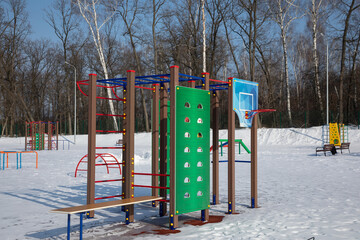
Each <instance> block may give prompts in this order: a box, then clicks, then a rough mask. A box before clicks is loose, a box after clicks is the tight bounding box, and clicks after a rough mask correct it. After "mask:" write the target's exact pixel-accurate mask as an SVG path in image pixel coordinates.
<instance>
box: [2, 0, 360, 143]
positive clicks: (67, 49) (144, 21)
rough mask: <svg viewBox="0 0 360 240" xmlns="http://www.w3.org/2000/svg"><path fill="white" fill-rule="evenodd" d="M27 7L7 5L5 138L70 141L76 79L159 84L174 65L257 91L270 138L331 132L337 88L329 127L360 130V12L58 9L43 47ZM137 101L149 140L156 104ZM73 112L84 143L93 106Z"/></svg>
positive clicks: (188, 4)
mask: <svg viewBox="0 0 360 240" xmlns="http://www.w3.org/2000/svg"><path fill="white" fill-rule="evenodd" d="M26 4H30V3H29V1H24V0H0V93H1V95H0V109H1V114H0V127H1V129H0V131H1V135H2V136H4V135H6V136H13V135H14V134H19V131H18V130H17V128H20V129H21V128H23V125H24V122H25V121H39V120H41V121H60V123H61V126H62V132H66V133H69V134H72V133H73V119H74V86H75V74H76V79H77V80H82V79H87V78H88V74H89V73H96V74H97V75H98V78H99V79H103V78H115V77H124V76H125V75H126V70H129V69H132V70H135V71H136V74H137V75H150V74H151V75H152V74H161V73H169V67H170V66H172V65H178V66H179V67H180V72H181V73H185V74H190V75H195V76H200V75H201V73H202V72H204V70H205V71H206V72H208V73H210V78H212V79H219V80H224V81H226V79H227V78H228V77H237V78H241V79H247V80H250V81H256V82H258V83H259V105H260V106H259V108H274V109H276V110H277V112H276V113H267V114H263V115H262V116H261V118H260V119H261V123H262V124H263V126H267V127H279V121H280V125H281V126H282V127H289V126H290V127H304V126H313V125H322V124H325V123H326V121H327V97H326V96H327V81H328V89H329V91H328V94H329V95H328V96H329V97H328V100H329V103H328V104H329V110H330V114H329V115H330V118H331V119H330V121H337V122H342V123H349V124H359V123H358V122H359V118H360V116H359V114H360V113H359V112H360V109H359V92H358V91H359V89H360V79H359V76H360V70H359V67H358V66H359V55H358V53H359V45H360V24H359V23H360V21H359V20H360V0H107V1H105V0H54V1H53V3H52V5H51V7H50V8H48V9H43V10H42V11H43V15H44V21H46V22H47V24H49V26H51V28H52V30H53V33H52V34H53V35H52V36H49V37H48V38H44V39H42V38H36V36H35V37H34V36H32V35H31V31H32V30H31V29H32V26H31V25H30V21H29V18H30V17H31V16H29V14H28V12H27V8H26ZM204 26H205V27H204ZM327 49H328V51H327ZM99 94H103V95H106V94H107V93H106V92H105V91H104V92H99ZM220 94H221V95H220V98H221V125H222V127H226V118H227V110H226V106H227V96H226V95H227V92H226V91H223V92H221V93H220ZM136 98H137V104H136V127H137V130H138V131H149V129H150V128H151V126H150V123H151V121H150V119H151V115H150V112H151V92H150V91H147V90H139V89H137V94H136ZM76 102H77V107H76V116H77V121H78V124H77V126H78V128H77V131H78V132H79V131H80V132H81V129H80V128H83V129H84V128H85V127H84V122H86V120H87V99H86V97H85V96H83V95H82V94H81V93H80V92H79V91H77V96H76ZM97 111H98V112H102V113H117V114H119V113H121V112H122V104H118V103H116V104H115V103H114V104H109V102H107V101H99V102H98V110H97ZM98 121H99V123H98V124H102V125H103V126H102V128H105V127H104V125H106V127H107V128H120V127H121V122H119V121H112V120H111V119H110V121H109V119H108V120H101V118H98ZM101 121H102V122H101ZM64 124H66V129H64ZM119 125H120V126H119Z"/></svg>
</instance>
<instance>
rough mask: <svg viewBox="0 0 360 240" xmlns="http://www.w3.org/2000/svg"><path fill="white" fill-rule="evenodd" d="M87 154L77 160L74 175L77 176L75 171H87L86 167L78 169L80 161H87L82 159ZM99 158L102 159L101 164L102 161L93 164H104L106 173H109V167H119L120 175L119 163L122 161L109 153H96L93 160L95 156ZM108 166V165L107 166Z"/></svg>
mask: <svg viewBox="0 0 360 240" xmlns="http://www.w3.org/2000/svg"><path fill="white" fill-rule="evenodd" d="M87 156H88V155H87V154H86V155H85V156H83V157H82V158H81V159H80V161H79V162H78V164H77V165H76V169H75V177H76V176H77V172H78V171H87V169H79V166H80V164H81V163H87V161H83V160H84V159H85V158H87ZM99 157H100V158H101V159H102V160H103V161H104V163H103V164H102V163H96V164H95V166H106V170H107V173H108V174H109V168H119V172H120V175H121V167H120V165H122V164H123V163H122V162H119V161H118V160H117V158H116V157H115V156H114V155H112V154H111V153H96V157H95V161H96V159H97V158H99ZM104 157H105V158H106V157H111V158H113V159H112V160H109V159H108V160H106V159H105V158H104ZM110 161H113V162H110ZM114 161H115V162H114ZM113 165H117V167H111V166H113ZM109 166H110V167H109ZM107 181H109V182H110V180H107ZM95 182H96V181H95Z"/></svg>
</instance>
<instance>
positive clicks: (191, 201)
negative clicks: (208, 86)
mask: <svg viewBox="0 0 360 240" xmlns="http://www.w3.org/2000/svg"><path fill="white" fill-rule="evenodd" d="M175 119H176V133H175V134H176V170H175V178H176V180H175V181H176V183H175V196H176V197H175V198H176V203H175V210H176V214H183V213H188V212H194V211H198V210H204V209H208V208H209V204H210V152H209V149H210V92H209V91H205V90H200V89H195V88H187V87H181V86H178V87H176V118H175Z"/></svg>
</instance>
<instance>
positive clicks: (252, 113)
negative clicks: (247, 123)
mask: <svg viewBox="0 0 360 240" xmlns="http://www.w3.org/2000/svg"><path fill="white" fill-rule="evenodd" d="M275 111H276V109H257V110H251V111H245V119H250V118H253V117H254V116H255V115H256V114H258V113H261V112H275Z"/></svg>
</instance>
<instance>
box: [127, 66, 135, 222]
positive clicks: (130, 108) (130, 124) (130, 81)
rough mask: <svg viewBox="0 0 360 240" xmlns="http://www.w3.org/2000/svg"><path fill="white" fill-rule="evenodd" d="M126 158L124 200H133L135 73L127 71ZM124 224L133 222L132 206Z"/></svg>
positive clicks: (128, 208)
mask: <svg viewBox="0 0 360 240" xmlns="http://www.w3.org/2000/svg"><path fill="white" fill-rule="evenodd" d="M126 82H127V83H126V86H127V89H126V91H127V93H126V104H127V106H126V118H127V123H126V130H125V137H126V152H125V155H126V158H125V169H126V170H125V198H134V187H133V184H134V174H133V173H134V135H135V71H134V70H128V71H127V77H126ZM125 212H126V223H127V224H128V223H130V222H133V221H134V205H128V206H126V207H125Z"/></svg>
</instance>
